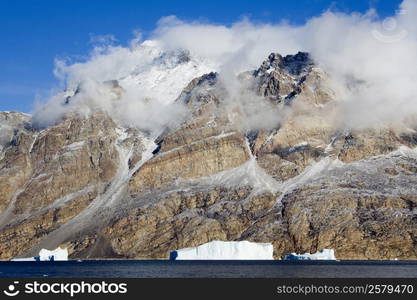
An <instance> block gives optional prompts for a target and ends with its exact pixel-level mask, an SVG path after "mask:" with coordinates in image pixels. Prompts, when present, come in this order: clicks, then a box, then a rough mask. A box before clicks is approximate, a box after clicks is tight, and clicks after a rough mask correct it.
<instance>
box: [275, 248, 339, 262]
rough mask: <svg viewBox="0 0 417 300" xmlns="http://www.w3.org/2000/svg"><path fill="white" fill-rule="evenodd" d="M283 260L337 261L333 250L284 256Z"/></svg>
mask: <svg viewBox="0 0 417 300" xmlns="http://www.w3.org/2000/svg"><path fill="white" fill-rule="evenodd" d="M283 260H336V257H335V255H334V250H333V249H323V250H319V251H317V252H316V253H312V254H311V253H304V254H296V253H291V254H287V255H284V257H283Z"/></svg>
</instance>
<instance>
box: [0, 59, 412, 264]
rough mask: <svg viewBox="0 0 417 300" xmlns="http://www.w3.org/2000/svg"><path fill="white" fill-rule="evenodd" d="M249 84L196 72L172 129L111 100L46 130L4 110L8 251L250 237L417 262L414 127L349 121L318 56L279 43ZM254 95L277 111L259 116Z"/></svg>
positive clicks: (283, 245)
mask: <svg viewBox="0 0 417 300" xmlns="http://www.w3.org/2000/svg"><path fill="white" fill-rule="evenodd" d="M180 63H184V64H186V63H189V60H186V61H181V62H180ZM236 80H238V82H239V85H238V86H239V87H240V88H241V90H239V92H238V93H237V94H236V93H235V94H233V95H232V92H231V91H230V89H229V87H228V86H227V82H226V81H225V80H223V79H222V77H221V75H219V74H217V73H207V74H205V75H203V76H200V77H197V78H195V79H193V80H192V81H191V82H190V83H189V84H188V85H187V86H184V87H183V90H182V92H181V94H180V95H178V98H177V99H176V101H175V103H176V104H177V105H181V106H184V107H185V108H186V111H187V114H186V117H185V118H184V119H181V120H180V121H179V122H176V125H175V126H170V127H167V128H165V130H164V131H163V132H162V133H160V134H159V135H158V136H151V135H149V134H147V133H146V132H144V131H141V130H139V129H138V128H135V127H127V126H122V125H120V122H118V120H114V119H113V118H112V117H111V116H110V115H109V113H108V112H103V111H100V110H97V111H93V112H91V113H89V114H80V113H77V112H71V113H67V114H66V115H65V116H64V117H63V118H62V119H61V120H59V121H58V122H57V123H56V124H55V125H53V126H48V127H46V128H37V127H36V126H35V125H34V124H33V123H31V120H30V116H27V115H23V114H20V113H13V112H4V113H1V114H0V124H1V127H0V128H1V134H0V191H1V193H0V258H1V259H4V260H6V259H11V258H13V257H18V256H26V255H33V254H34V253H37V252H38V251H39V249H40V248H55V247H57V246H62V245H64V246H66V247H68V248H69V251H70V257H72V258H109V257H113V258H115V257H117V258H137V259H142V258H168V256H169V252H170V251H171V250H175V249H181V248H188V247H193V246H198V245H201V244H203V243H206V242H209V241H212V240H224V241H239V240H248V241H254V242H271V243H273V246H274V257H275V258H280V257H281V256H282V255H284V254H286V253H291V252H297V253H305V252H311V253H313V252H316V251H317V250H320V249H324V248H332V249H335V252H336V257H338V258H340V259H394V258H398V259H417V151H415V150H414V148H415V147H416V146H417V132H416V131H415V130H414V128H393V127H386V128H371V129H349V128H342V127H340V126H338V125H337V106H338V99H337V95H336V93H335V92H334V91H333V90H332V89H331V87H330V85H329V78H328V75H327V74H326V72H325V71H323V70H321V69H320V68H318V67H317V66H316V65H315V64H314V62H313V61H312V60H311V58H310V57H309V55H308V54H307V53H301V52H300V53H297V54H295V55H288V56H285V57H283V56H281V55H279V54H276V53H273V54H271V55H270V56H269V57H268V58H267V59H266V60H265V61H264V63H263V64H262V65H261V66H260V68H258V69H257V70H254V71H250V72H245V73H242V74H241V75H240V76H238V78H237V79H236ZM114 82H116V83H117V81H114ZM112 86H113V88H115V89H116V88H117V93H115V94H117V95H119V96H117V97H120V95H121V94H122V93H123V88H122V87H120V86H119V85H118V84H113V85H112ZM248 95H249V96H248ZM117 97H116V98H117ZM248 97H249V98H250V99H251V100H250V101H251V102H247V101H246V100H245V101H243V100H241V99H244V98H248ZM230 99H233V101H231V100H230ZM66 101H67V102H70V101H71V99H70V98H68V99H66ZM116 101H123V99H119V100H116ZM248 103H249V104H250V105H255V106H256V107H266V108H267V110H268V112H269V115H270V113H271V112H272V113H275V112H276V119H277V121H276V122H272V123H271V122H269V124H268V126H247V124H246V122H245V120H247V119H249V118H252V117H253V116H252V115H248V112H247V111H246V110H245V107H246V105H249V104H248ZM272 116H274V115H272ZM260 121H261V120H260ZM245 124H246V125H245Z"/></svg>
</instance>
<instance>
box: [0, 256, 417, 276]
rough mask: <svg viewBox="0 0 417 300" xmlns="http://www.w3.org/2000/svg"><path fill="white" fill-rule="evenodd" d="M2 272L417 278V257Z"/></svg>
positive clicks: (62, 266)
mask: <svg viewBox="0 0 417 300" xmlns="http://www.w3.org/2000/svg"><path fill="white" fill-rule="evenodd" d="M0 277H9V278H21V277H38V278H39V277H63V278H71V277H85V278H94V277H95V278H330V277H331V278H338V277H341V278H343V277H357V278H417V261H164V260H157V261H149V260H134V261H133V260H91V261H62V262H0Z"/></svg>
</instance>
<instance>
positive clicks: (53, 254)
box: [11, 247, 68, 261]
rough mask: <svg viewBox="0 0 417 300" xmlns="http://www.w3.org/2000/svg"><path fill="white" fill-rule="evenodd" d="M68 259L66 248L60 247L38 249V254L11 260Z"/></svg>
mask: <svg viewBox="0 0 417 300" xmlns="http://www.w3.org/2000/svg"><path fill="white" fill-rule="evenodd" d="M65 260H68V250H67V248H64V249H61V248H60V247H58V248H56V249H55V250H47V249H42V250H41V251H39V256H35V257H29V258H14V259H12V260H11V261H65Z"/></svg>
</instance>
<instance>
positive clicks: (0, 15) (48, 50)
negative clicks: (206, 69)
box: [0, 0, 401, 112]
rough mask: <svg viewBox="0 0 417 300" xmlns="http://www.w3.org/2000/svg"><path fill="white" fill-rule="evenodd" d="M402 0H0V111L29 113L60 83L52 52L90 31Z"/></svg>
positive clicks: (294, 19) (283, 15)
mask: <svg viewBox="0 0 417 300" xmlns="http://www.w3.org/2000/svg"><path fill="white" fill-rule="evenodd" d="M400 2H401V1H400V0H356V1H355V0H351V1H348V0H343V1H331V0H299V1H289V0H287V1H283V0H281V1H280V0H272V1H268V0H256V1H254V0H252V1H245V0H239V1H234V0H229V1H226V0H223V1H216V0H211V1H196V0H193V1H186V0H182V1H179V0H178V1H146V2H145V1H139V0H65V1H64V0H0V37H1V42H0V67H1V72H0V110H19V111H24V112H30V110H31V108H32V103H33V102H34V99H35V96H36V95H37V94H41V95H45V94H46V93H47V91H48V90H49V89H51V88H53V87H54V86H56V85H57V83H58V81H57V79H56V78H54V76H53V68H54V59H55V58H62V57H67V56H72V57H77V56H85V55H87V54H88V52H89V50H90V49H91V47H92V43H91V37H92V36H99V35H106V34H112V35H114V36H115V37H116V38H117V39H118V42H119V43H121V44H125V43H126V42H127V41H128V40H130V39H131V38H132V37H133V35H132V32H133V31H134V30H139V31H140V32H142V33H143V34H144V36H145V37H146V35H147V34H149V33H150V32H151V31H152V30H153V29H154V28H155V24H156V22H157V21H158V20H159V19H160V18H161V17H163V16H168V15H176V16H177V17H178V18H180V19H184V20H195V19H200V20H204V21H209V22H213V23H217V24H225V25H228V24H231V23H233V22H235V21H237V20H239V19H241V18H242V17H244V16H246V17H249V18H250V19H251V20H254V21H259V22H272V23H276V22H279V21H280V20H282V19H286V20H288V21H289V22H290V23H292V24H302V23H304V22H305V21H306V20H307V19H309V18H310V17H312V16H316V15H319V14H320V13H322V12H323V11H324V10H326V9H328V8H332V9H335V10H338V11H343V12H352V11H359V12H365V11H366V10H368V9H369V8H370V7H373V8H376V9H377V11H378V13H379V15H380V16H381V17H384V16H387V15H392V14H393V13H394V11H395V9H396V8H397V7H398V4H399V3H400Z"/></svg>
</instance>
